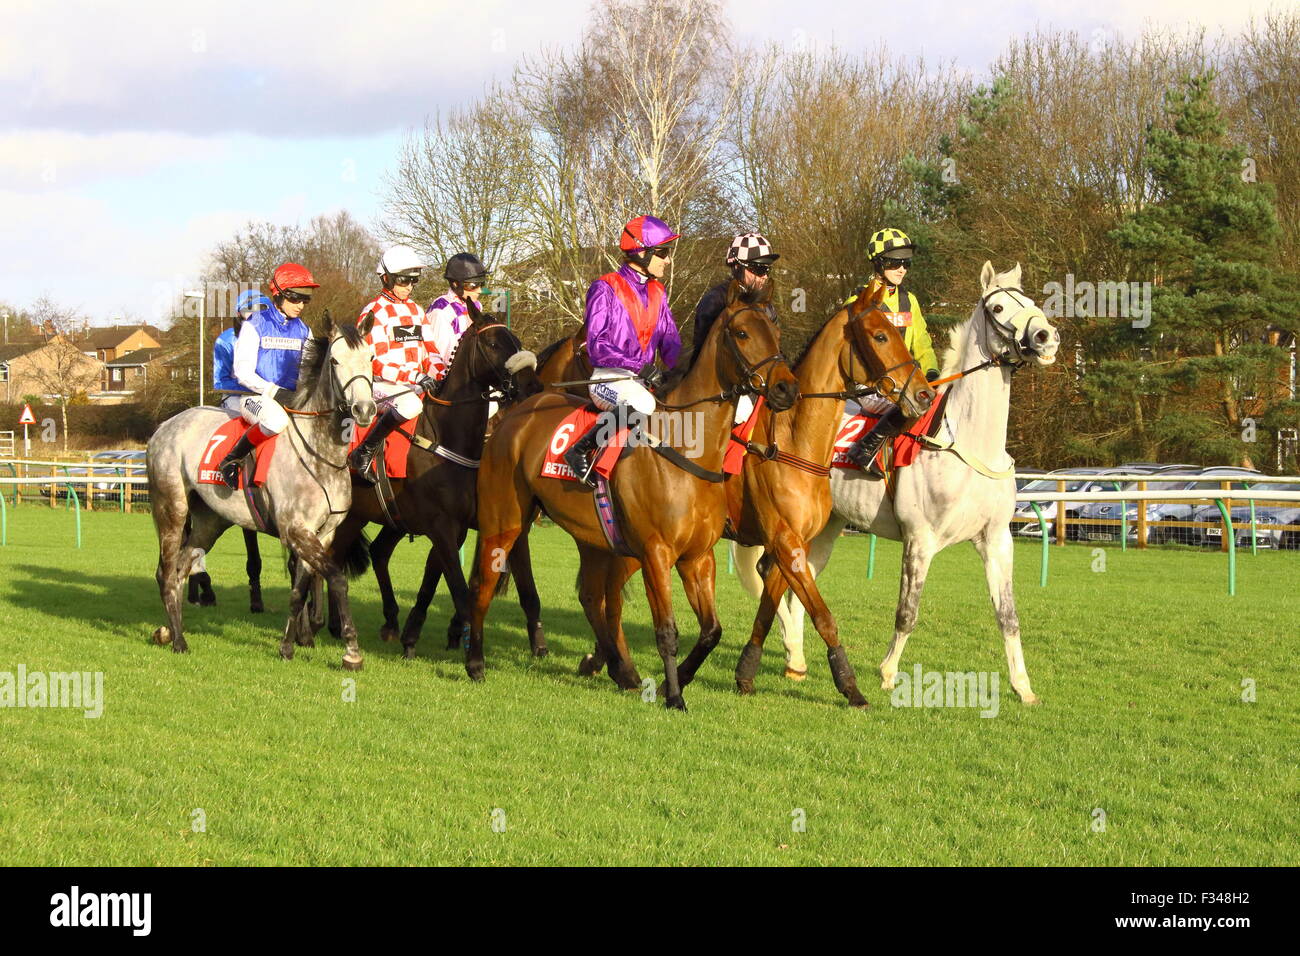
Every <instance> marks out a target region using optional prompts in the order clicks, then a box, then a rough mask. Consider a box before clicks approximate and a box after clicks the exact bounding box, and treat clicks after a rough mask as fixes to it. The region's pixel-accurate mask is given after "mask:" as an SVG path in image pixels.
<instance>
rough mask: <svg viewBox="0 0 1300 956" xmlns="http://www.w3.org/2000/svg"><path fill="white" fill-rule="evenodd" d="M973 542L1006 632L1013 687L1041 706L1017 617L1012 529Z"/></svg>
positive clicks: (997, 528)
mask: <svg viewBox="0 0 1300 956" xmlns="http://www.w3.org/2000/svg"><path fill="white" fill-rule="evenodd" d="M973 543H974V545H975V550H976V551H978V552H979V555H980V558H982V559H983V561H984V576H985V578H986V579H987V580H988V584H989V594H990V596H991V597H992V598H993V612H994V614H995V615H996V616H997V619H998V627H999V628H1001V630H1002V643H1003V645H1004V646H1005V647H1006V651H1007V671H1008V672H1009V673H1010V674H1011V686H1012V687H1013V688H1014V689H1015V692H1016V693H1017V694H1019V695H1020V700H1021V701H1022V702H1023V703H1026V704H1037V703H1040V701H1039V699H1038V695H1037V694H1035V693H1034V691H1033V688H1031V687H1030V686H1029V672H1028V671H1026V670H1025V652H1024V650H1023V649H1022V648H1021V646H1020V618H1019V616H1018V615H1017V614H1016V596H1015V592H1014V591H1013V590H1012V586H1011V563H1012V560H1013V558H1014V555H1015V552H1014V551H1013V546H1012V543H1011V529H1010V528H1008V527H1007V526H1006V525H1004V524H1003V525H989V526H988V527H987V528H985V529H984V531H983V532H982V533H980V534H978V535H976V536H975V538H974V539H973Z"/></svg>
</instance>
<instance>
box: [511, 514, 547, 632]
mask: <svg viewBox="0 0 1300 956" xmlns="http://www.w3.org/2000/svg"><path fill="white" fill-rule="evenodd" d="M531 526H532V522H531V521H530V522H528V523H527V524H525V526H524V527H525V528H529V527H531ZM510 576H511V577H513V578H514V579H515V590H516V591H517V592H518V594H519V607H520V608H521V609H522V610H523V612H524V622H525V624H524V626H525V627H526V628H527V629H528V647H529V649H530V650H531V651H532V653H533V657H545V656H546V655H547V653H548V650H547V647H546V635H545V634H544V633H543V631H542V599H541V597H540V596H538V593H537V582H536V581H535V580H534V579H533V556H532V552H531V551H530V550H529V547H528V532H527V531H525V532H524V533H523V534H521V535H520V536H519V540H518V541H516V542H515V546H514V548H513V549H512V550H511V551H510Z"/></svg>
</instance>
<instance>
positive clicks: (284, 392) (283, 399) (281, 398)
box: [271, 388, 293, 405]
mask: <svg viewBox="0 0 1300 956" xmlns="http://www.w3.org/2000/svg"><path fill="white" fill-rule="evenodd" d="M271 397H272V398H273V399H275V400H276V401H277V402H279V403H280V404H281V405H288V404H289V403H290V402H291V401H293V392H291V391H289V390H288V389H287V388H277V389H276V390H275V394H274V395H272V396H271Z"/></svg>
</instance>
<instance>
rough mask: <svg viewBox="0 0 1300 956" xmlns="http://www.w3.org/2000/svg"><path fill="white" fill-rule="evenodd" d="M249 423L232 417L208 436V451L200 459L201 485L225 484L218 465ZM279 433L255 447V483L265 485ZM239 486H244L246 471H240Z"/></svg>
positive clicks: (199, 479)
mask: <svg viewBox="0 0 1300 956" xmlns="http://www.w3.org/2000/svg"><path fill="white" fill-rule="evenodd" d="M248 427H249V426H248V423H247V422H245V421H244V420H243V419H242V418H232V419H231V420H230V421H228V422H226V423H225V424H224V425H222V426H221V427H220V428H218V429H217V430H216V431H214V432H213V433H212V435H211V436H210V437H209V438H208V448H207V451H205V452H204V453H203V457H202V458H201V459H200V460H199V476H198V482H199V484H201V485H224V484H225V482H224V481H222V480H221V471H220V470H219V468H218V466H219V465H220V464H221V462H222V459H224V458H225V457H226V455H228V454H230V449H232V448H234V447H235V442H237V441H239V438H240V436H241V435H243V434H244V431H245V430H246V429H247V428H248ZM278 438H279V436H278V435H276V436H273V437H271V438H269V439H267V440H266V441H264V442H262V444H260V445H258V446H257V447H256V448H254V449H253V460H254V461H255V462H256V463H257V464H256V467H255V468H254V469H253V484H254V485H258V486H260V485H263V484H265V483H266V475H267V472H268V471H270V470H271V457H272V456H273V455H274V454H275V445H276V440H277V439H278ZM239 487H240V488H242V487H244V473H243V472H242V471H241V472H240V473H239Z"/></svg>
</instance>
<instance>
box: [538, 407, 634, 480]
mask: <svg viewBox="0 0 1300 956" xmlns="http://www.w3.org/2000/svg"><path fill="white" fill-rule="evenodd" d="M599 418H600V410H599V409H598V408H596V406H595V405H591V404H587V405H583V406H580V407H578V408H575V409H574V410H573V411H572V412H570V413H569V414H568V415H566V416H565V418H564V420H563V421H562V422H560V424H559V425H558V426H557V427H556V429H555V431H554V433H553V434H552V435H551V443H550V444H549V445H548V446H547V448H546V457H545V458H544V459H542V471H541V477H543V478H559V479H560V480H561V481H577V480H578V476H577V475H575V474H574V473H573V469H572V468H570V467H569V465H568V463H567V462H565V460H564V453H565V452H567V451H568V450H569V448H570V446H572V445H573V444H574V443H575V442H577V441H578V440H579V439H580V438H582V437H583V436H584V435H586V434H587V433H588V432H590V431H591V430H592V429H593V428H595V427H596V422H597V421H598V420H599ZM629 434H630V432H629V430H628V429H626V428H620V429H619V431H618V434H617V435H615V436H614V440H613V441H611V442H610V443H609V444H608V445H606V446H605V447H604V448H601V449H600V450H599V451H598V452H597V454H596V463H595V470H596V473H597V474H598V475H600V476H601V477H602V478H604V479H606V480H608V479H609V477H610V475H611V474H613V472H614V466H615V465H616V464H617V463H618V462H620V461H622V460H623V458H625V457H626V456H627V454H628V453H629V452H631V450H632V447H631V445H629V444H628V441H627V439H628V436H629Z"/></svg>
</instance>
